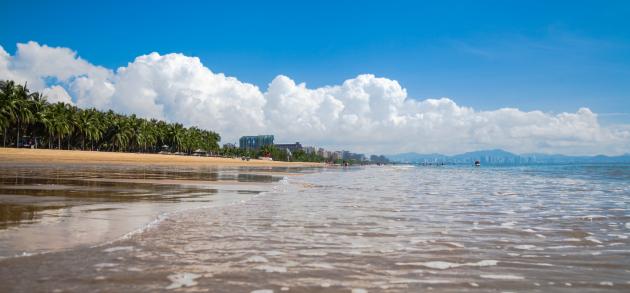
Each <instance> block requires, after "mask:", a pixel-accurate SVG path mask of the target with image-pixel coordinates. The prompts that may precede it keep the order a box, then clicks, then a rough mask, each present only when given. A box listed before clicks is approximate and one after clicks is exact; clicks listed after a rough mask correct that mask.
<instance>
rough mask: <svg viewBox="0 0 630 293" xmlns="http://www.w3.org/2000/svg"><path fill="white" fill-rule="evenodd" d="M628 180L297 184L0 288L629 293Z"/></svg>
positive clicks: (428, 174)
mask: <svg viewBox="0 0 630 293" xmlns="http://www.w3.org/2000/svg"><path fill="white" fill-rule="evenodd" d="M192 173H194V172H192ZM186 176H188V175H183V176H182V177H181V178H180V179H187V177H186ZM123 177H124V176H123ZM629 178H630V166H628V165H583V166H533V167H518V168H516V167H515V168H489V167H482V168H473V167H456V168H455V167H448V168H445V167H404V166H401V167H397V166H394V167H391V166H387V167H368V168H356V169H352V168H351V169H332V170H323V171H322V172H316V173H312V174H306V175H304V176H294V177H292V176H288V177H287V178H285V179H283V180H280V181H278V182H275V183H269V184H268V186H270V188H269V189H268V192H263V193H257V194H251V195H250V196H249V197H247V198H242V199H239V200H232V201H229V203H228V204H221V205H214V206H208V207H204V208H198V209H190V210H186V211H185V212H179V213H173V214H170V215H169V216H167V217H165V219H164V220H163V221H162V222H160V223H159V224H157V225H154V226H151V227H149V228H148V229H146V230H144V231H143V232H141V233H137V234H134V235H132V236H131V237H128V238H125V239H121V240H118V241H115V242H113V243H109V244H106V245H102V246H98V247H92V248H90V247H81V248H75V249H72V250H70V251H66V252H60V253H51V254H43V255H34V256H29V257H19V258H7V259H5V260H0V291H3V290H2V289H6V290H9V291H10V290H22V291H31V290H45V291H52V290H55V289H63V290H67V291H77V292H80V291H86V290H90V289H95V288H98V289H99V290H104V291H157V290H166V291H168V290H186V291H211V292H252V291H255V290H273V291H274V292H282V291H293V292H328V291H330V292H365V291H372V292H417V291H424V290H431V289H433V290H437V291H458V292H459V291H540V292H549V291H574V290H579V291H594V292H595V291H597V292H600V291H603V290H611V291H620V292H627V291H628V290H630V241H629V240H628V237H630V213H629V210H628V208H629V207H628V205H629V204H630V180H628V179H629ZM151 184H154V183H151ZM184 193H186V192H184ZM222 194H227V193H226V192H224V191H218V192H217V193H216V195H214V196H223V195H222ZM226 198H230V196H226ZM178 204H180V203H171V205H178ZM25 225H27V224H25ZM262 292H264V291H262Z"/></svg>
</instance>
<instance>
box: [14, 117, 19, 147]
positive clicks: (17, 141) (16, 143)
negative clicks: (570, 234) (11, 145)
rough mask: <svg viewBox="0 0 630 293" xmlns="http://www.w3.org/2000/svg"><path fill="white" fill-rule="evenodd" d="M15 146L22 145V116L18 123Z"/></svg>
mask: <svg viewBox="0 0 630 293" xmlns="http://www.w3.org/2000/svg"><path fill="white" fill-rule="evenodd" d="M15 147H16V148H19V147H20V118H18V123H17V137H16V140H15Z"/></svg>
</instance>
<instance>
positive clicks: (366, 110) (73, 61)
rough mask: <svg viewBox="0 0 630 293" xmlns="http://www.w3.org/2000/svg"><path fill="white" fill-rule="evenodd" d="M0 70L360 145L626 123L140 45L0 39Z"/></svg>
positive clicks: (621, 143) (455, 142)
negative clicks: (104, 59)
mask: <svg viewBox="0 0 630 293" xmlns="http://www.w3.org/2000/svg"><path fill="white" fill-rule="evenodd" d="M0 79H13V80H16V81H17V82H28V84H29V85H30V86H31V87H32V88H33V89H35V90H43V91H44V93H45V94H46V95H48V96H49V98H50V99H51V100H52V101H64V102H70V101H71V102H72V103H74V104H76V105H78V106H80V107H96V108H99V109H103V110H106V109H110V108H111V109H114V110H116V111H119V112H123V113H136V114H138V115H139V116H142V117H147V118H158V119H165V120H168V121H172V122H173V121H177V122H182V123H184V124H185V125H187V126H192V125H197V126H200V127H203V128H207V129H213V130H215V131H217V132H219V133H220V134H221V135H222V137H223V138H224V139H223V141H224V142H229V141H235V140H236V139H237V138H238V137H239V136H241V135H247V134H262V133H269V134H275V135H276V137H277V139H276V140H279V141H283V142H292V141H301V142H303V143H307V144H311V145H318V146H325V147H331V148H336V149H341V148H344V149H351V150H355V151H363V152H369V153H395V152H403V151H418V152H440V153H456V152H463V151H470V150H478V149H487V148H504V149H507V150H510V151H514V152H553V153H565V154H593V153H606V154H620V153H625V152H629V151H630V127H628V126H627V125H621V126H617V127H603V126H601V125H600V124H599V122H598V119H597V114H595V113H593V112H592V111H591V110H589V109H588V108H581V109H579V110H577V111H576V112H575V113H560V114H551V113H545V112H541V111H530V112H525V111H521V110H518V109H516V108H503V109H497V110H493V111H476V110H474V109H472V108H470V107H465V106H461V105H457V104H456V103H455V102H454V101H453V100H451V99H449V98H440V99H425V100H418V99H412V98H410V97H409V96H408V95H407V92H406V90H405V89H404V88H403V87H402V86H401V85H400V84H399V83H398V82H397V81H395V80H391V79H387V78H381V77H376V76H374V75H370V74H364V75H359V76H357V77H355V78H351V79H348V80H346V81H344V82H343V83H342V84H340V85H332V86H325V87H320V88H308V87H307V86H306V84H305V83H296V82H295V81H294V80H292V79H291V78H290V77H287V76H284V75H279V76H277V77H276V78H274V79H273V80H272V81H271V82H270V83H269V85H268V87H267V88H266V89H263V90H261V89H259V88H258V87H257V86H255V85H252V84H249V83H246V82H242V81H239V80H238V79H236V78H234V77H228V76H225V75H224V74H221V73H214V72H212V71H211V70H210V69H209V68H207V67H205V66H204V65H203V64H202V63H201V61H200V60H199V59H198V58H195V57H189V56H185V55H182V54H166V55H160V54H158V53H151V54H148V55H142V56H139V57H137V58H136V59H135V60H133V61H132V62H130V63H129V64H127V66H124V67H120V68H118V69H116V70H112V69H107V68H104V67H101V66H95V65H93V64H91V63H89V62H88V61H86V60H83V59H81V58H80V57H78V56H77V53H76V52H74V51H72V50H70V49H68V48H53V47H48V46H45V45H39V44H38V43H35V42H29V43H26V44H18V47H17V51H16V53H15V54H14V55H13V56H12V55H10V54H8V53H7V52H6V51H5V50H4V49H3V48H2V47H0Z"/></svg>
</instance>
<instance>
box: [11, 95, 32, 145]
mask: <svg viewBox="0 0 630 293" xmlns="http://www.w3.org/2000/svg"><path fill="white" fill-rule="evenodd" d="M29 96H30V95H29V90H28V88H27V87H26V84H24V86H22V85H18V86H16V87H15V99H12V100H11V103H12V107H13V108H14V109H15V110H14V111H15V115H14V116H13V118H14V119H15V121H16V124H17V128H16V129H17V135H16V140H15V141H16V143H15V147H20V130H21V128H22V126H23V123H24V124H28V123H30V122H31V120H32V119H33V113H32V112H31V110H30V109H29Z"/></svg>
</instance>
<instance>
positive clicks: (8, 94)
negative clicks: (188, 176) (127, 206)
mask: <svg viewBox="0 0 630 293" xmlns="http://www.w3.org/2000/svg"><path fill="white" fill-rule="evenodd" d="M0 135H2V146H3V147H7V146H11V147H31V146H32V147H37V148H49V149H80V150H104V151H119V152H159V151H161V150H168V151H171V152H174V151H176V152H183V153H187V154H191V153H192V152H194V151H195V150H197V149H201V150H204V151H207V152H218V151H219V144H218V142H219V141H220V140H221V137H220V136H219V134H217V133H216V132H213V131H209V130H204V129H200V128H198V127H190V128H186V127H184V126H183V125H182V124H180V123H167V122H165V121H162V120H157V119H150V120H149V119H144V118H139V117H137V116H136V115H134V114H132V115H122V114H119V113H115V112H114V111H112V110H109V111H106V112H105V111H99V110H96V109H94V108H92V109H81V108H78V107H76V106H72V105H70V104H67V103H62V102H58V103H49V102H48V101H46V97H45V96H44V95H43V94H41V93H39V92H30V90H29V89H28V88H27V85H26V84H24V85H20V84H16V83H15V82H14V81H0Z"/></svg>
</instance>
